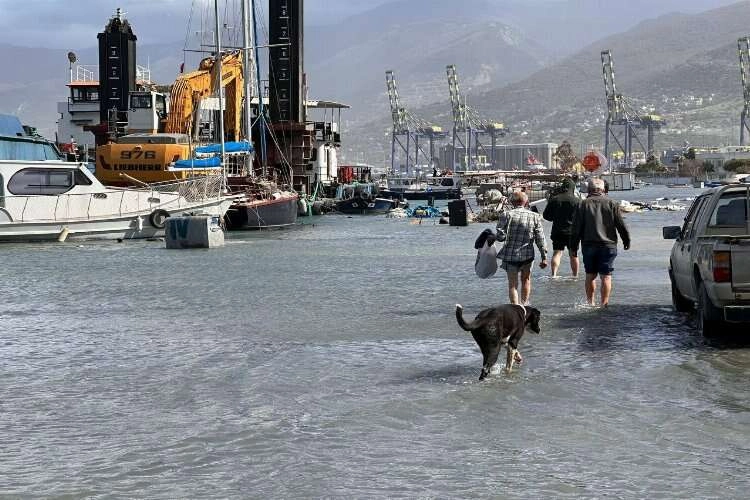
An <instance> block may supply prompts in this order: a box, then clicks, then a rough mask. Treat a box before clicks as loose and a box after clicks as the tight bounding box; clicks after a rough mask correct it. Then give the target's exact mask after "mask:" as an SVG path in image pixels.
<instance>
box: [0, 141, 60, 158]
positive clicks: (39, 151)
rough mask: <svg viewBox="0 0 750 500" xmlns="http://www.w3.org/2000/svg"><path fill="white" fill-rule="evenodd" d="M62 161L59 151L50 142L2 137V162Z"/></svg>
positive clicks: (0, 147) (0, 152) (0, 144)
mask: <svg viewBox="0 0 750 500" xmlns="http://www.w3.org/2000/svg"><path fill="white" fill-rule="evenodd" d="M60 159H61V157H60V154H59V153H58V151H57V149H56V148H55V147H54V146H53V145H52V144H50V143H48V142H45V141H39V140H29V139H24V138H16V137H0V160H16V161H44V160H60Z"/></svg>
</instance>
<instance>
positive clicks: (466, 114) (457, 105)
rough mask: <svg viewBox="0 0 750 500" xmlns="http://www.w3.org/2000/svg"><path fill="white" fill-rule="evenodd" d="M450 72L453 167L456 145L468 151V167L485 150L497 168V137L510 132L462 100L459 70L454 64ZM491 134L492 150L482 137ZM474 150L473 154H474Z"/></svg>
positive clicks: (448, 69)
mask: <svg viewBox="0 0 750 500" xmlns="http://www.w3.org/2000/svg"><path fill="white" fill-rule="evenodd" d="M446 73H447V74H448V90H449V92H450V98H451V110H452V112H453V168H454V169H455V168H456V145H457V144H459V145H461V146H462V147H463V150H464V152H465V153H466V169H467V170H469V169H471V163H472V158H477V157H478V156H479V151H480V150H481V151H483V152H484V153H485V155H487V156H489V158H490V163H491V165H492V168H493V169H494V168H495V148H496V147H497V138H498V137H503V136H505V135H506V134H507V133H508V129H506V128H505V125H503V124H502V123H499V122H493V121H490V120H486V119H484V118H482V117H481V116H480V115H479V112H477V111H476V110H475V109H473V108H471V107H469V106H468V105H467V104H466V101H465V99H464V100H463V102H462V98H461V89H460V87H459V84H458V72H457V71H456V66H455V65H454V64H449V65H448V66H446ZM487 135H488V136H489V137H490V141H491V146H490V150H489V151H487V148H486V147H485V145H484V144H482V142H481V140H480V138H481V137H482V136H487ZM472 152H473V154H472Z"/></svg>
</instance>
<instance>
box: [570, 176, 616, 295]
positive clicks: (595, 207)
mask: <svg viewBox="0 0 750 500" xmlns="http://www.w3.org/2000/svg"><path fill="white" fill-rule="evenodd" d="M588 187H589V197H588V198H586V199H585V200H583V201H582V202H581V203H580V204H579V205H578V209H577V210H576V213H575V216H574V217H573V229H572V230H571V234H570V247H569V248H570V250H571V251H572V252H575V251H577V250H578V244H579V243H580V244H581V253H582V254H583V267H584V269H585V270H586V301H587V302H588V304H589V305H591V306H593V305H595V302H594V293H595V292H596V275H597V274H598V275H599V278H600V279H601V282H602V283H601V288H602V289H601V299H602V307H607V305H609V296H610V294H611V293H612V271H614V262H615V257H617V234H618V233H619V234H620V238H622V245H623V247H624V248H625V250H628V249H629V248H630V233H628V228H627V227H626V226H625V221H624V220H623V218H622V214H621V213H620V206H619V205H618V204H617V202H615V201H613V200H611V199H610V198H608V197H607V196H606V195H605V194H604V181H603V180H601V179H591V180H589V185H588Z"/></svg>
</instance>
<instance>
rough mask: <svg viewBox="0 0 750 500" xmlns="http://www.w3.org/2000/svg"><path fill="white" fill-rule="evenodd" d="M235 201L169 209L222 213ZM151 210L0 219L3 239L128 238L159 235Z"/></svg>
mask: <svg viewBox="0 0 750 500" xmlns="http://www.w3.org/2000/svg"><path fill="white" fill-rule="evenodd" d="M231 203H232V200H231V199H229V198H227V199H217V200H212V201H209V202H206V203H200V204H195V205H190V206H186V207H184V208H182V209H180V210H175V211H172V212H170V215H171V216H177V215H181V214H183V213H184V214H187V213H196V212H198V213H203V214H207V215H216V216H223V215H224V214H225V213H226V211H227V209H228V208H229V206H230V205H231ZM150 215H151V212H150V211H142V212H138V213H130V214H127V215H120V216H116V217H100V218H89V219H77V220H76V219H70V220H50V221H29V222H0V242H2V243H6V242H9V243H12V242H15V243H25V242H37V241H67V240H121V239H122V240H129V239H144V238H160V237H163V236H164V228H163V227H156V226H154V225H153V224H152V223H151V217H150Z"/></svg>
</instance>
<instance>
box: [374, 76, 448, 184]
mask: <svg viewBox="0 0 750 500" xmlns="http://www.w3.org/2000/svg"><path fill="white" fill-rule="evenodd" d="M385 83H386V87H387V89H388V99H389V101H390V104H391V118H392V121H393V130H392V133H391V171H395V167H396V157H397V155H396V149H397V148H396V146H397V145H398V149H399V153H400V154H403V159H404V161H405V167H406V171H407V172H408V171H409V169H410V167H414V166H417V165H419V159H420V156H422V157H423V158H425V159H426V160H427V162H426V164H427V165H429V166H430V167H433V168H434V167H435V164H434V161H435V141H436V140H438V139H443V138H445V137H447V135H448V134H446V133H445V132H444V131H443V129H442V127H440V126H438V125H434V124H432V123H429V122H427V121H426V120H424V119H422V118H420V117H418V116H416V115H414V114H412V113H411V112H409V111H408V110H407V109H406V108H404V107H403V106H401V98H400V97H399V95H398V85H397V83H396V76H395V74H394V73H393V71H392V70H388V71H386V72H385ZM425 137H426V138H427V139H428V141H429V149H428V151H425V150H424V149H423V148H422V145H421V144H420V139H421V138H425ZM412 143H413V147H414V149H412Z"/></svg>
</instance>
